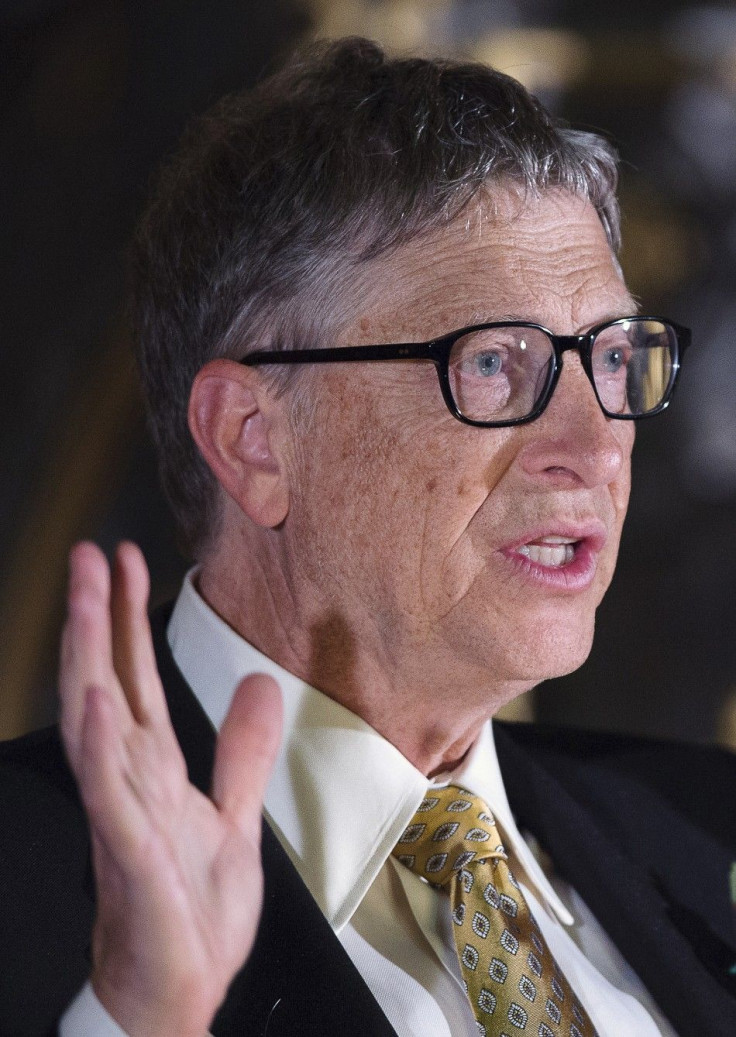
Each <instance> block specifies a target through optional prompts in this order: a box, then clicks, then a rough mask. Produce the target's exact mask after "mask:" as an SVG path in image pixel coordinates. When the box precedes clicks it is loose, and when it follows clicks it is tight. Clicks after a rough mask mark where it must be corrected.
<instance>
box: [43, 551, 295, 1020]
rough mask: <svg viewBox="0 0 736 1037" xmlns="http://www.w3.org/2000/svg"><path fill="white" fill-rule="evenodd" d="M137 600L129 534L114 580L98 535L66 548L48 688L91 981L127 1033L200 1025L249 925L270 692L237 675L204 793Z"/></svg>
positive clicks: (258, 884) (236, 964)
mask: <svg viewBox="0 0 736 1037" xmlns="http://www.w3.org/2000/svg"><path fill="white" fill-rule="evenodd" d="M147 599H148V572H147V569H146V565H145V562H144V560H143V557H142V555H141V553H140V551H139V550H138V548H136V547H135V546H134V545H133V544H121V545H120V547H119V548H118V551H117V554H116V558H115V565H114V569H113V575H112V580H111V577H110V572H109V569H108V566H107V562H106V560H105V558H104V555H103V554H102V552H101V551H100V550H99V549H98V548H96V547H95V546H94V545H93V544H89V543H83V544H79V545H77V547H75V548H74V550H73V551H72V554H71V556H70V576H69V598H68V617H67V622H66V626H65V628H64V634H63V639H62V650H61V663H60V675H59V687H60V695H61V728H62V735H63V738H64V743H65V746H66V751H67V755H68V757H69V761H70V764H71V767H72V770H73V771H74V774H75V776H76V779H77V782H78V784H79V789H80V793H81V797H82V800H83V802H84V805H85V809H86V811H87V815H88V818H89V823H90V828H91V832H92V850H93V862H94V869H95V878H96V884H97V918H96V921H95V928H94V934H93V973H92V984H93V987H94V990H95V993H96V994H97V997H98V998H99V999H100V1001H101V1002H102V1004H103V1005H104V1006H105V1008H106V1009H107V1011H108V1012H109V1013H110V1015H111V1016H112V1017H113V1018H114V1019H115V1020H116V1021H117V1022H118V1024H119V1025H120V1026H121V1027H122V1028H123V1029H124V1030H125V1031H126V1033H128V1034H130V1035H131V1037H138V1035H139V1034H140V1035H144V1034H145V1035H150V1034H156V1035H157V1037H167V1035H169V1034H170V1035H172V1037H174V1035H175V1037H189V1035H196V1037H202V1035H203V1034H205V1033H206V1032H207V1030H208V1027H209V1024H210V1022H211V1020H212V1018H213V1016H214V1015H215V1013H216V1011H217V1008H218V1006H219V1004H220V1003H221V1001H222V1000H223V998H224V996H225V993H226V990H227V987H228V984H229V983H230V981H231V979H232V978H233V976H234V975H235V973H236V972H237V970H238V969H239V968H240V966H241V965H242V964H243V962H244V961H245V959H246V958H247V955H248V953H249V951H250V949H251V947H252V944H253V940H254V937H255V932H256V928H257V924H258V917H259V914H260V908H261V901H262V890H263V876H262V870H261V859H260V834H261V806H262V801H263V795H264V791H265V786H266V782H267V780H268V775H269V773H270V770H271V766H272V763H273V760H274V757H275V755H276V751H277V747H278V740H279V734H280V726H281V702H280V696H279V693H278V688H277V685H276V682H275V681H274V680H273V679H272V678H270V677H267V676H264V675H254V676H251V677H248V678H246V679H245V680H244V681H243V682H242V683H241V685H240V686H239V688H238V690H237V692H236V694H235V697H234V699H233V703H232V706H231V708H230V711H229V713H228V715H227V718H226V720H225V723H224V725H223V727H222V730H221V732H220V736H219V738H218V742H217V751H216V757H215V767H214V776H213V788H212V798H211V799H208V798H207V797H206V796H203V795H202V794H201V793H200V792H199V791H198V790H197V789H196V788H194V787H193V786H192V785H191V784H190V783H189V781H188V779H187V771H186V765H185V762H184V759H183V756H182V754H181V751H180V749H179V746H178V743H177V741H176V738H175V736H174V732H173V729H172V727H171V723H170V721H169V716H168V711H167V708H166V702H165V699H164V694H163V689H162V687H161V682H160V680H159V677H158V673H157V670H156V662H155V657H154V652H153V645H152V642H151V633H150V628H149V626H148V620H147V616H146V605H147Z"/></svg>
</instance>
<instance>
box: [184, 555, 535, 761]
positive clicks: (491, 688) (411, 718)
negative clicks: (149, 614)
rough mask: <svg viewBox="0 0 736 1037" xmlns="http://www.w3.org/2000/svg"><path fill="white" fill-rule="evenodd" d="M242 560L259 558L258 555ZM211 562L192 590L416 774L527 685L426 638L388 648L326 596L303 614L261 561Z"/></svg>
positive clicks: (455, 755)
mask: <svg viewBox="0 0 736 1037" xmlns="http://www.w3.org/2000/svg"><path fill="white" fill-rule="evenodd" d="M248 557H250V558H260V559H263V558H264V557H265V556H264V554H263V552H261V553H250V552H249V554H248ZM236 572H237V570H236V569H235V568H234V567H233V566H232V564H230V565H219V564H216V560H210V561H208V562H206V563H205V565H204V566H203V568H202V570H201V572H200V575H199V578H198V581H197V588H198V590H199V592H200V594H201V595H202V597H203V598H204V599H205V601H206V602H207V603H208V604H209V605H210V607H211V608H213V609H214V610H215V611H216V612H217V613H218V615H220V616H221V617H222V619H224V620H225V622H226V623H228V625H229V626H231V627H232V628H233V629H234V630H235V631H236V632H237V633H239V634H240V635H241V636H242V637H244V638H245V639H246V640H247V641H249V642H250V643H251V644H253V645H254V646H255V647H256V648H258V649H259V650H260V651H261V652H263V653H264V655H267V656H268V657H269V658H270V659H273V660H274V662H277V663H278V664H279V665H280V666H283V667H284V669H286V670H288V671H289V672H290V673H293V674H294V675H295V676H297V677H300V678H301V679H302V680H304V681H305V682H307V683H308V684H310V685H311V686H312V687H314V688H317V689H318V690H319V691H321V692H323V693H324V694H326V695H328V696H329V697H330V698H332V699H333V700H334V701H336V702H339V703H340V705H342V706H344V707H345V708H346V709H349V710H350V711H351V712H352V713H355V714H356V715H357V716H360V717H361V718H362V719H363V720H364V721H365V722H366V723H367V724H369V725H370V726H371V727H372V728H373V729H374V730H376V731H377V732H378V733H379V734H380V735H382V736H383V737H384V738H386V739H387V741H389V742H391V743H392V744H393V745H394V746H395V747H396V748H397V749H398V750H399V751H400V752H401V753H402V755H403V756H405V757H406V758H407V759H408V760H409V761H410V762H411V763H412V764H413V765H414V766H415V767H416V768H417V769H418V770H420V771H421V772H422V773H424V774H426V775H427V776H428V777H434V776H437V775H439V774H442V773H444V772H447V771H451V770H453V769H454V768H455V767H456V766H457V765H458V764H459V763H460V762H461V761H462V760H463V758H464V757H465V755H466V754H467V752H468V750H469V749H470V747H471V746H472V745H473V743H474V742H475V740H476V739H477V737H478V734H479V732H480V730H481V728H482V727H483V724H484V723H485V722H486V721H487V720H488V719H489V718H490V717H491V716H493V714H494V713H496V712H497V710H498V709H500V708H501V706H503V705H505V704H506V703H507V702H508V701H510V700H511V699H512V698H515V697H516V696H517V695H518V694H520V693H521V692H523V691H526V690H528V688H529V687H530V683H531V682H530V683H526V682H524V683H523V684H522V683H520V682H509V681H506V682H494V681H493V680H492V679H490V678H489V675H488V672H487V671H486V670H482V671H479V670H478V668H477V667H472V666H467V665H465V664H464V662H463V660H461V659H457V658H455V657H453V656H452V655H451V654H450V653H448V652H447V650H446V648H445V646H437V645H434V644H432V643H425V644H420V645H412V646H410V648H409V649H408V650H406V651H397V650H396V646H395V645H392V646H391V649H390V650H387V649H386V647H385V645H384V644H382V643H381V639H380V638H378V637H376V636H373V635H375V631H373V630H372V629H371V627H370V625H367V624H365V623H363V624H361V623H359V622H356V621H355V620H354V619H353V618H352V614H351V615H350V617H349V618H348V614H347V612H345V613H341V612H339V611H337V610H336V609H335V605H334V601H330V602H329V603H326V602H321V601H320V598H319V596H318V595H316V594H313V595H308V596H307V597H308V599H309V603H310V607H309V609H308V610H305V609H304V608H302V607H300V602H299V597H298V596H296V595H294V593H293V588H292V587H291V586H290V585H289V583H288V581H286V580H284V579H283V576H281V574H280V571H279V570H278V569H276V571H274V569H273V568H272V567H270V566H268V567H252V568H251V569H250V570H249V571H248V572H247V573H245V572H243V571H242V566H241V568H240V571H239V573H238V575H234V574H235V573H236Z"/></svg>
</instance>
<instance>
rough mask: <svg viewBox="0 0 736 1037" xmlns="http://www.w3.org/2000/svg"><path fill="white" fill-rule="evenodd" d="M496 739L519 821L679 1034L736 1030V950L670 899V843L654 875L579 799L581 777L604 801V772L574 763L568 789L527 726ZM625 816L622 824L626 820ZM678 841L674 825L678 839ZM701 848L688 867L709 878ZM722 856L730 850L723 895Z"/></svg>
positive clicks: (691, 909)
mask: <svg viewBox="0 0 736 1037" xmlns="http://www.w3.org/2000/svg"><path fill="white" fill-rule="evenodd" d="M496 743H497V747H498V753H499V759H500V762H501V769H502V773H503V775H504V781H505V783H506V787H507V791H508V795H509V800H510V802H511V806H512V809H513V810H514V813H515V815H516V818H517V821H518V822H519V825H520V826H521V827H523V828H527V829H529V830H530V831H531V832H533V833H534V834H535V835H536V836H537V838H538V839H539V840H540V843H541V844H542V846H543V847H544V848H545V850H546V851H547V852H548V853H549V854H550V855H551V856H552V859H553V860H554V861H555V867H556V869H557V870H558V871H559V872H560V874H562V875H563V876H564V878H565V879H566V880H567V881H568V882H569V883H570V884H571V885H572V886H573V887H574V888H575V889H576V890H577V891H578V893H579V894H580V895H581V896H582V898H583V900H584V901H585V902H586V903H587V905H588V907H589V908H590V909H591V911H592V912H593V914H594V915H595V917H596V918H597V919H598V921H599V922H600V923H601V925H602V926H603V928H604V929H605V930H606V932H607V933H608V935H609V936H610V937H611V939H612V940H613V942H614V943H615V944H616V946H617V947H618V948H619V950H620V951H621V953H622V954H623V955H624V957H625V958H626V960H627V961H628V963H629V964H630V965H631V967H632V968H633V969H634V971H635V972H636V973H637V975H638V976H639V977H640V979H641V980H642V982H643V983H644V985H645V986H646V988H647V989H648V990H649V992H650V994H651V995H652V996H653V998H654V999H655V1001H656V1002H657V1003H658V1004H659V1006H660V1008H661V1009H662V1011H663V1012H664V1013H665V1015H667V1017H668V1018H669V1019H670V1020H671V1022H672V1024H673V1026H674V1027H675V1029H676V1030H677V1032H678V1033H680V1034H682V1035H683V1037H685V1035H689V1034H693V1035H695V1034H706V1033H707V1034H708V1035H709V1037H727V1035H732V1034H734V1033H736V999H735V998H734V994H735V993H736V986H735V985H734V980H733V976H730V975H729V963H731V964H732V963H733V962H734V961H736V953H735V952H734V949H733V947H732V946H729V944H728V943H727V942H726V941H725V940H723V939H722V938H721V937H720V936H719V935H718V934H717V933H716V932H715V931H714V929H713V927H712V926H710V925H709V924H708V922H707V921H706V920H705V919H704V918H703V917H701V915H700V914H699V913H698V910H697V907H698V905H697V903H695V902H691V903H690V904H689V905H687V906H686V907H684V906H683V905H682V904H679V903H678V902H677V901H676V900H675V899H674V898H673V896H672V893H671V889H672V884H671V882H670V881H669V876H668V875H667V867H668V862H669V858H670V854H669V848H668V846H667V845H666V844H663V845H660V846H659V847H658V851H659V853H658V860H659V861H660V862H661V864H662V870H661V873H660V874H657V872H656V871H654V869H653V867H652V866H651V865H650V864H649V862H648V861H647V863H646V864H644V863H643V862H642V858H639V859H637V857H636V856H635V855H634V854H632V852H631V850H630V847H627V848H626V849H623V850H622V848H621V847H622V842H621V840H619V839H613V838H612V837H611V832H610V830H606V829H605V827H604V826H602V825H601V822H600V817H601V812H600V811H598V810H596V811H592V810H590V809H589V808H588V806H587V805H585V804H586V803H587V802H588V800H587V797H586V796H584V795H581V793H582V792H583V789H582V788H581V786H580V783H581V782H582V783H584V782H585V781H586V780H590V781H594V782H595V790H594V792H593V793H592V795H593V798H595V799H597V800H598V801H600V797H601V796H602V795H605V787H604V788H601V784H602V783H601V776H600V773H598V772H591V774H590V776H588V777H587V778H586V769H585V764H584V763H582V764H581V765H579V766H578V767H577V772H576V787H574V788H571V782H570V778H569V774H568V773H567V772H566V770H565V768H564V767H557V766H555V757H554V755H544V757H543V759H542V762H541V763H540V754H539V753H537V752H535V751H534V744H533V736H531V737H530V734H529V731H528V730H527V731H526V732H524V733H523V736H522V737H521V738H517V736H516V734H515V732H514V730H513V728H505V727H502V726H501V725H498V726H497V728H496ZM643 791H644V790H643V789H642V790H640V793H643ZM630 792H631V796H630V800H629V809H630V810H631V811H633V812H634V814H636V811H637V808H638V803H637V799H636V794H637V789H636V787H635V785H633V783H632V787H631V790H630ZM665 809H667V806H666V805H665V804H664V803H662V810H665ZM618 820H620V822H621V825H622V827H624V828H625V826H626V823H627V822H626V819H625V818H620V817H619V818H618ZM673 827H674V826H673ZM681 837H682V833H681V832H679V833H678V831H677V830H676V828H675V830H673V831H672V833H671V840H672V843H673V844H675V843H676V842H677V840H678V839H680V838H681ZM697 850H698V847H697V846H694V847H693V856H692V860H691V866H690V868H689V871H690V872H691V874H692V876H693V879H694V881H696V882H697V881H702V882H707V881H708V876H706V875H704V874H700V875H698V856H697ZM718 853H719V850H718V848H717V847H714V846H713V845H710V846H709V847H708V854H707V856H708V858H709V859H712V858H713V857H718ZM681 855H682V848H681V846H677V854H675V851H674V850H673V851H672V857H676V856H681ZM653 856H654V855H653ZM701 856H702V855H701ZM644 859H645V860H646V858H644ZM725 862H726V856H725V855H724V857H723V863H724V869H723V870H724V876H723V879H724V893H725ZM693 901H695V897H693ZM724 903H725V901H724ZM726 912H728V907H726Z"/></svg>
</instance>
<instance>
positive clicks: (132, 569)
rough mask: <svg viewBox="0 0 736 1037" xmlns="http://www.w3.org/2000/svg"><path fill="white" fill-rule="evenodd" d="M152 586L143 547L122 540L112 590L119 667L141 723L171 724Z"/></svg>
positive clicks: (131, 707) (114, 638)
mask: <svg viewBox="0 0 736 1037" xmlns="http://www.w3.org/2000/svg"><path fill="white" fill-rule="evenodd" d="M149 586H150V582H149V578H148V568H147V566H146V562H145V559H144V557H143V554H142V552H141V550H140V548H138V547H137V546H136V545H135V544H132V543H129V542H123V543H121V544H119V545H118V549H117V551H116V552H115V562H114V566H113V573H112V593H111V612H112V653H113V661H114V664H115V671H116V673H117V675H118V678H119V680H120V683H121V685H122V687H123V691H124V692H125V697H126V699H127V700H128V705H129V706H130V710H131V713H132V714H133V717H134V718H135V719H136V720H137V721H138V723H164V724H166V725H168V710H167V707H166V700H165V696H164V693H163V688H162V687H161V681H160V679H159V675H158V668H157V666H156V654H155V652H154V649H153V639H152V637H151V626H150V623H149V621H148V614H147V608H148V594H149Z"/></svg>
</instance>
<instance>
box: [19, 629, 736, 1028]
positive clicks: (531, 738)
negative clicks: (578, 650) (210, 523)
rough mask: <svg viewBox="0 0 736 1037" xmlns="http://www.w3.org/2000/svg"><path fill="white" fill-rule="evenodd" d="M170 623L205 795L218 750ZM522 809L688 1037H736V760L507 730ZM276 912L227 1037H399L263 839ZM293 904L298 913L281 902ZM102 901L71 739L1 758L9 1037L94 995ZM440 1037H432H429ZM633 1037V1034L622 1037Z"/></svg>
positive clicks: (505, 766) (43, 738) (224, 1024)
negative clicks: (734, 880)
mask: <svg viewBox="0 0 736 1037" xmlns="http://www.w3.org/2000/svg"><path fill="white" fill-rule="evenodd" d="M166 619H167V616H166V615H163V614H162V615H159V616H158V617H157V618H156V620H155V624H154V625H155V637H156V642H157V651H158V655H159V666H160V670H161V675H162V678H163V681H164V686H165V687H166V689H167V696H168V700H169V708H170V711H171V716H172V721H173V724H174V727H175V730H176V732H177V736H178V738H179V740H180V742H181V745H182V749H183V751H184V755H185V757H186V759H187V763H188V767H189V773H190V777H191V780H192V781H193V782H194V783H195V784H196V785H198V786H199V787H200V788H201V789H203V790H206V789H207V787H208V785H209V779H210V772H211V768H212V760H213V752H214V734H213V731H212V729H211V726H210V724H209V722H208V720H207V719H206V717H205V715H204V713H203V711H202V709H201V707H200V706H199V704H198V703H197V701H196V699H195V697H194V695H193V694H192V692H191V691H190V689H189V688H188V687H187V685H186V684H185V682H184V680H183V678H182V676H181V674H180V673H179V671H178V670H177V668H176V666H175V664H174V661H173V659H172V657H171V654H170V652H169V650H168V646H167V644H166V640H165V636H164V631H165V622H166ZM496 743H497V747H498V754H499V758H500V763H501V769H502V772H503V775H504V779H505V782H506V786H507V791H508V795H509V800H510V802H511V806H512V808H513V810H514V813H515V815H516V817H517V819H518V822H519V824H520V826H521V827H522V828H527V829H529V830H530V831H531V832H533V833H534V834H535V835H536V836H537V838H538V839H539V840H540V842H541V844H542V845H543V846H544V847H545V848H546V850H547V851H548V852H549V853H550V854H551V855H552V857H553V859H554V861H555V865H556V867H557V868H558V869H559V871H560V872H561V874H562V875H563V876H564V877H565V878H566V879H567V880H568V881H569V882H571V883H572V885H573V886H574V887H575V888H576V889H577V890H578V892H579V893H580V894H581V896H582V897H583V899H584V900H585V901H586V902H587V904H588V905H589V907H590V908H591V910H592V911H593V913H594V914H595V915H596V917H597V918H598V920H599V921H600V922H601V923H602V925H603V926H604V928H605V929H606V930H607V932H608V933H609V935H610V936H611V938H612V939H613V941H614V942H615V943H616V944H617V946H618V947H619V948H620V950H621V952H622V953H623V955H624V956H625V958H626V959H627V960H628V962H629V963H630V964H631V966H632V967H633V968H634V970H635V971H636V972H637V973H638V975H639V976H640V977H641V979H642V980H643V982H644V983H645V985H646V986H647V988H648V989H649V991H650V992H651V994H652V995H653V997H654V998H655V1000H656V1001H657V1002H658V1004H659V1005H660V1006H661V1008H662V1009H663V1011H664V1013H665V1014H666V1015H667V1016H668V1017H669V1018H670V1019H671V1021H672V1024H673V1026H674V1028H675V1030H676V1031H677V1032H678V1034H680V1035H681V1037H691V1035H692V1037H696V1035H697V1037H727V1035H728V1037H734V1035H736V938H735V935H734V920H733V912H732V909H731V907H730V905H729V896H728V874H729V867H730V864H731V861H732V860H735V859H736V812H735V811H734V799H735V798H736V797H735V793H736V758H734V757H733V756H732V755H731V754H729V753H726V752H722V751H718V750H714V749H709V748H702V747H701V748H697V747H686V746H677V745H671V744H666V743H659V742H652V741H643V740H635V739H630V738H622V737H618V736H613V735H594V734H589V733H583V732H579V731H578V732H571V731H559V730H548V729H540V728H538V727H534V726H526V725H506V724H498V725H497V726H496ZM263 861H264V870H265V876H266V891H265V905H264V911H263V917H262V921H261V925H260V928H259V933H258V938H257V942H256V946H255V948H254V951H253V954H252V956H251V958H250V960H249V962H248V963H247V965H246V966H245V967H244V968H243V970H242V971H241V972H240V973H239V975H238V976H237V977H236V978H235V980H234V981H233V983H232V986H231V988H230V991H229V993H228V996H227V999H226V1001H225V1003H224V1005H223V1006H222V1008H221V1010H220V1012H219V1013H218V1015H217V1018H216V1020H215V1023H214V1024H213V1032H214V1033H215V1034H216V1035H217V1037H227V1035H232V1037H235V1035H236V1034H237V1035H239V1037H242V1035H248V1037H287V1035H288V1037H302V1035H304V1037H333V1035H335V1037H336V1035H340V1034H345V1035H346V1037H390V1035H392V1034H393V1033H394V1031H393V1030H392V1028H391V1027H390V1025H389V1024H388V1022H387V1021H386V1018H385V1016H384V1015H383V1014H382V1012H381V1010H380V1009H379V1007H378V1005H377V1004H376V1002H375V1000H374V998H373V996H372V995H371V993H370V991H369V990H368V988H367V986H366V985H365V983H364V981H363V980H362V978H361V977H360V976H359V975H358V973H357V972H356V970H355V968H354V967H353V965H352V963H351V962H350V960H349V959H348V957H347V955H346V954H345V952H344V951H343V949H342V947H341V946H340V943H339V942H338V940H337V939H336V938H335V936H334V935H333V933H332V931H331V930H330V928H329V926H328V925H327V923H326V922H325V920H324V918H323V917H322V915H321V914H320V911H319V909H318V908H317V906H316V904H315V903H314V901H313V900H312V898H311V896H310V894H309V892H308V891H307V889H306V887H305V886H304V884H303V883H302V881H301V879H300V878H299V876H298V875H297V873H296V871H295V870H294V868H293V866H292V865H291V863H290V861H289V860H288V858H287V856H286V854H285V853H284V851H283V850H282V849H281V847H280V845H279V844H278V842H277V841H276V839H275V837H274V835H273V833H272V832H271V830H270V829H269V828H268V826H267V825H265V824H264V832H263ZM277 890H282V891H284V892H285V893H286V896H283V897H281V896H278V895H277ZM93 913H94V885H93V879H92V872H91V867H90V863H89V844H88V834H87V827H86V824H85V820H84V814H83V811H82V809H81V806H80V803H79V800H78V797H77V794H76V790H75V786H74V781H73V779H72V777H71V775H70V773H69V771H68V769H67V767H66V764H65V761H64V757H63V752H62V750H61V747H60V744H59V739H58V734H57V732H56V730H55V729H53V728H51V729H47V730H45V731H40V732H37V733H35V734H32V735H29V736H27V737H25V738H22V739H19V740H17V741H15V742H9V743H6V744H5V745H3V746H0V1037H36V1035H38V1037H45V1035H47V1034H51V1033H53V1032H54V1031H55V1025H56V1021H57V1020H58V1018H59V1017H60V1015H61V1014H62V1013H63V1011H64V1009H65V1008H66V1006H67V1004H68V1003H69V1001H70V1000H71V999H72V997H73V996H74V995H75V994H76V992H77V990H78V989H79V988H80V987H81V985H82V984H83V983H84V981H85V980H86V978H87V976H88V974H89V968H90V928H91V924H92V919H93ZM427 1037H432V1035H431V1034H428V1035H427ZM621 1037H625V1035H621Z"/></svg>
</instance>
